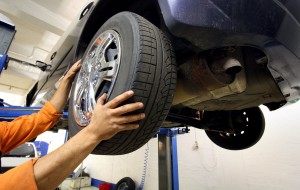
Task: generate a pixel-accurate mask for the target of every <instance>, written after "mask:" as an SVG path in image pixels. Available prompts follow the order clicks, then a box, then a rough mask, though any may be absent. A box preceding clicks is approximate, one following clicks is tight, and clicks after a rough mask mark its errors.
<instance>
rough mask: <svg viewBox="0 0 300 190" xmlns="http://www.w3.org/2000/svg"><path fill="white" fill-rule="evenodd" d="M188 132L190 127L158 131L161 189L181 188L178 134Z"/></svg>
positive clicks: (174, 189) (172, 189)
mask: <svg viewBox="0 0 300 190" xmlns="http://www.w3.org/2000/svg"><path fill="white" fill-rule="evenodd" d="M188 132H189V129H188V127H181V128H169V129H167V128H161V129H160V130H159V131H158V167H159V172H158V173H159V176H158V179H159V189H160V190H179V176H178V159H177V158H178V157H177V156H178V155H177V139H176V136H177V135H180V134H185V133H188Z"/></svg>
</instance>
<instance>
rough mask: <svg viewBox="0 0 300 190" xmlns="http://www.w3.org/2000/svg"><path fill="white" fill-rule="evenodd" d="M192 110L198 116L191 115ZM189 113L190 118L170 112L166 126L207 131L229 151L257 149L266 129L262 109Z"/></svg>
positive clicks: (186, 110)
mask: <svg viewBox="0 0 300 190" xmlns="http://www.w3.org/2000/svg"><path fill="white" fill-rule="evenodd" d="M192 111H194V114H191V112H192ZM185 113H188V115H189V116H187V115H183V114H184V113H183V114H177V113H172V112H170V113H169V115H168V116H167V118H166V120H167V121H168V122H169V123H164V125H163V126H162V127H182V126H184V125H189V126H192V127H195V128H198V129H204V130H205V132H206V134H207V136H208V137H209V138H210V140H211V141H213V142H214V143H215V144H216V145H218V146H220V147H222V148H225V149H229V150H242V149H246V148H249V147H251V146H253V145H254V144H256V143H257V142H258V141H259V140H260V138H261V137H262V135H263V133H264V129H265V120H264V116H263V113H262V112H261V110H260V108H258V107H253V108H247V109H243V110H233V111H211V112H210V111H204V112H199V111H196V110H192V109H185ZM175 123H177V126H176V124H175ZM178 123H180V124H178ZM168 125H169V126H168Z"/></svg>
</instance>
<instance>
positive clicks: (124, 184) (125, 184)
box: [114, 177, 135, 190]
mask: <svg viewBox="0 0 300 190" xmlns="http://www.w3.org/2000/svg"><path fill="white" fill-rule="evenodd" d="M114 190H135V183H134V181H133V180H132V179H131V178H130V177H124V178H122V179H121V180H120V181H118V183H117V184H116V186H115V187H114Z"/></svg>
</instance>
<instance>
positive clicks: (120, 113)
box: [87, 91, 145, 141]
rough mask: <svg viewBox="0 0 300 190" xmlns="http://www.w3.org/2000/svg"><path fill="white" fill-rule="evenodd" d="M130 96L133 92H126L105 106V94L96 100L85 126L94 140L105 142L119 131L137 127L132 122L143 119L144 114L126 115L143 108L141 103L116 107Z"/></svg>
mask: <svg viewBox="0 0 300 190" xmlns="http://www.w3.org/2000/svg"><path fill="white" fill-rule="evenodd" d="M132 96H133V91H127V92H125V93H123V94H121V95H119V96H117V97H115V98H114V99H113V100H111V101H109V102H107V103H106V104H105V99H106V94H104V95H102V96H101V97H100V98H99V99H98V101H97V104H96V106H95V109H94V113H93V116H92V119H91V122H90V124H89V125H88V126H87V128H88V129H89V131H90V132H91V134H93V136H95V138H96V140H98V141H101V140H107V139H110V138H111V137H112V136H114V135H115V134H116V133H118V132H120V131H125V130H132V129H136V128H138V127H139V125H138V124H135V123H132V122H136V121H139V120H142V119H144V118H145V114H144V113H140V114H133V115H128V114H127V113H130V112H133V111H136V110H139V109H142V108H143V107H144V105H143V103H141V102H136V103H131V104H125V105H123V106H120V107H118V106H119V105H120V104H121V103H122V102H124V101H125V100H127V99H129V98H130V97H132ZM124 114H126V115H124Z"/></svg>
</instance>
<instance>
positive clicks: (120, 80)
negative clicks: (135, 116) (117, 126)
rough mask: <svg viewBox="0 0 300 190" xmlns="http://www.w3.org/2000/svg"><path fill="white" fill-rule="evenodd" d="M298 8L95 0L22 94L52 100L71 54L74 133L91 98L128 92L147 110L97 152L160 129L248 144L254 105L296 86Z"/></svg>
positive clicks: (236, 0)
mask: <svg viewBox="0 0 300 190" xmlns="http://www.w3.org/2000/svg"><path fill="white" fill-rule="evenodd" d="M299 8H300V3H299V2H298V1H291V0H276V1H275V0H274V1H265V0H256V1H252V0H232V1H225V0H197V1H181V0H143V1H137V0H123V1H117V0H101V1H97V0H95V1H92V2H90V3H89V4H87V6H86V7H85V8H84V9H83V11H82V12H81V14H80V15H79V17H78V19H77V20H76V21H74V23H73V25H72V29H70V31H69V32H68V35H65V36H63V38H62V41H61V42H60V43H59V44H58V46H56V48H55V49H54V50H53V51H52V53H51V54H50V55H49V59H48V60H46V62H47V64H51V65H52V69H51V71H50V72H46V74H45V77H44V78H41V80H40V81H39V82H38V83H37V84H36V85H35V87H34V88H33V89H32V90H31V91H30V93H29V94H28V96H27V104H28V105H37V104H43V103H44V102H45V101H47V100H49V98H50V97H52V95H53V94H54V92H55V89H56V87H57V85H58V82H57V81H58V79H59V78H60V77H61V76H62V75H63V74H64V73H65V72H66V70H68V68H69V67H70V66H71V65H72V64H73V63H74V62H75V61H76V60H79V59H81V61H82V68H81V70H80V72H79V73H78V74H77V76H76V78H75V81H74V84H73V86H72V92H71V95H70V99H69V103H68V112H69V130H70V134H71V136H73V135H75V134H76V133H77V132H78V131H80V130H81V129H82V128H83V127H85V126H86V125H87V124H88V123H89V121H90V118H91V115H92V113H93V109H94V106H95V102H96V100H97V98H98V97H99V96H100V95H102V94H103V93H108V98H107V101H109V100H111V99H112V98H114V97H116V96H117V95H118V94H120V93H122V92H124V91H126V90H130V89H131V90H133V91H134V92H135V95H134V97H133V98H132V99H131V100H129V102H134V101H142V102H143V103H144V105H145V107H144V110H143V111H144V112H145V113H146V118H145V119H144V120H143V121H141V122H140V123H139V124H140V127H139V129H136V130H133V131H126V132H121V133H119V134H117V135H116V136H114V137H113V138H112V139H110V140H107V141H104V142H101V144H99V145H98V146H97V147H96V148H95V150H94V151H93V153H94V154H105V155H120V154H126V153H130V152H132V151H135V150H137V149H138V148H140V147H141V146H143V145H144V144H145V143H147V141H149V140H150V139H151V138H152V137H154V136H155V135H156V133H157V131H158V129H159V128H161V127H162V128H174V127H175V128H176V127H185V126H192V127H195V128H199V129H204V130H205V132H206V134H207V136H208V137H209V138H210V139H211V140H212V141H213V142H214V143H215V144H216V145H218V146H220V147H222V148H225V149H229V150H242V149H246V148H249V147H252V146H253V145H254V144H256V143H257V142H258V141H259V140H260V139H261V137H262V135H263V133H264V129H265V119H264V116H263V113H262V111H261V110H260V108H259V106H260V105H265V106H266V107H268V108H269V110H276V109H279V108H281V107H283V106H285V105H288V104H290V103H294V102H297V100H298V99H299V94H300V86H299V84H300V75H299V73H300V60H299V58H300V24H299V21H300V14H299V13H298V11H297V10H299Z"/></svg>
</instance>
